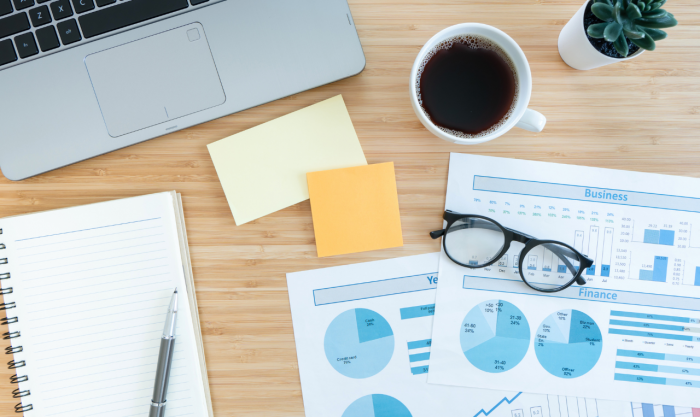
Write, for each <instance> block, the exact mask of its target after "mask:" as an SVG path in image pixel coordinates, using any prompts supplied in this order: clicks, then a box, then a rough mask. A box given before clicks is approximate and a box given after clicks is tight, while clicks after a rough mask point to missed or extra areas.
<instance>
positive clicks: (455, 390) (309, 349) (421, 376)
mask: <svg viewBox="0 0 700 417" xmlns="http://www.w3.org/2000/svg"><path fill="white" fill-rule="evenodd" d="M438 258H439V254H438V253H430V254H425V255H416V256H409V257H405V258H397V259H388V260H384V261H376V262H369V263H363V264H355V265H348V266H339V267H334V268H325V269H317V270H314V271H305V272H297V273H292V274H288V275H287V283H288V286H289V299H290V304H291V309H292V320H293V323H294V338H295V341H296V346H297V355H298V358H299V374H300V377H301V387H302V393H303V396H304V408H305V414H306V415H307V416H308V417H327V416H338V417H423V416H441V417H633V416H634V417H660V416H662V415H663V414H658V416H656V415H654V414H645V415H641V414H640V415H639V416H637V415H636V414H635V411H634V410H635V405H632V404H630V403H622V402H612V401H597V400H594V399H585V398H580V397H573V396H572V397H566V396H557V395H538V394H524V393H520V392H517V391H515V392H503V391H495V390H483V389H474V388H465V387H451V386H446V385H433V384H428V383H427V377H428V374H429V372H432V365H431V364H430V363H431V362H430V361H431V357H430V355H431V345H432V341H431V337H430V334H431V330H432V323H433V315H434V314H435V292H436V288H437V285H438V274H437V268H438ZM438 308H440V307H438ZM645 406H648V407H652V408H653V405H651V404H646V405H645ZM641 407H642V405H641V404H640V405H638V407H637V408H638V409H639V410H642V408H641ZM647 411H648V410H647ZM679 411H682V410H679ZM652 412H653V409H652ZM666 414H668V413H666ZM664 417H669V416H668V415H666V416H664ZM679 417H681V415H680V414H679ZM683 417H685V416H683ZM693 417H695V416H693Z"/></svg>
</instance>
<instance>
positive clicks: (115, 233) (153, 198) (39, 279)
mask: <svg viewBox="0 0 700 417" xmlns="http://www.w3.org/2000/svg"><path fill="white" fill-rule="evenodd" d="M175 198H176V196H175V194H174V193H161V194H153V195H148V196H143V197H136V198H130V199H124V200H117V201H112V202H107V203H100V204H94V205H89V206H81V207H75V208H71V209H64V210H57V211H52V212H46V213H39V214H34V215H30V216H22V217H16V218H12V219H6V220H0V223H1V224H2V225H3V228H4V232H5V234H4V236H5V243H6V245H7V246H8V249H9V254H10V264H9V265H8V266H9V267H10V271H11V273H12V279H11V281H12V286H13V287H14V293H13V296H15V297H14V301H15V302H16V303H17V308H16V309H14V310H13V314H15V315H17V316H18V317H19V322H18V323H17V325H16V326H18V328H19V329H21V338H20V339H17V340H18V341H21V343H18V344H21V345H23V346H24V352H22V359H24V360H25V361H26V362H27V366H26V367H24V368H22V369H21V372H19V373H20V374H26V375H28V376H29V380H28V381H27V382H26V383H24V384H22V389H30V390H31V396H29V397H26V398H25V399H24V403H25V404H27V403H31V404H33V406H34V410H33V411H30V412H28V413H27V414H28V415H41V416H46V417H49V416H59V417H61V416H71V417H82V416H96V415H99V416H107V417H129V416H144V415H147V413H148V411H147V410H148V408H149V405H150V401H151V396H152V392H153V382H154V378H155V371H156V363H157V359H158V348H159V345H160V337H161V334H162V331H163V325H164V320H165V315H166V312H167V307H168V304H169V302H170V298H171V296H172V293H173V290H174V288H175V287H177V288H178V289H179V292H180V293H181V294H182V295H185V292H186V291H187V288H186V284H185V276H184V268H183V265H184V264H183V261H182V258H181V252H180V247H179V241H178V234H177V226H176V218H175V216H176V212H175V209H174V207H175V204H176V203H175V200H174V199H175ZM190 290H191V289H190ZM194 328H195V327H194V325H193V322H192V314H191V310H190V303H189V302H188V300H187V299H186V298H185V297H181V298H180V302H179V311H178V322H177V342H176V348H175V355H174V358H173V365H172V371H171V379H170V385H169V390H168V405H167V408H166V416H167V417H179V416H207V415H208V412H207V403H206V399H205V397H206V395H205V392H204V387H203V383H202V370H201V368H200V362H199V359H198V354H197V347H196V338H195V335H194ZM13 342H14V341H13Z"/></svg>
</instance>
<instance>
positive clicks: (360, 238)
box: [306, 162, 403, 257]
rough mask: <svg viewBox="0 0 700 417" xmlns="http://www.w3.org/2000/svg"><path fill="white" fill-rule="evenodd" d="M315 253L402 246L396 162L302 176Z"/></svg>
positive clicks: (332, 253) (323, 253)
mask: <svg viewBox="0 0 700 417" xmlns="http://www.w3.org/2000/svg"><path fill="white" fill-rule="evenodd" d="M306 179H307V182H308V184H309V196H310V197H311V213H312V216H313V220H314V233H315V234H316V250H317V252H318V256H319V257H323V256H333V255H341V254H345V253H355V252H364V251H368V250H375V249H385V248H395V247H397V246H403V236H402V235H401V217H400V214H399V198H398V195H397V193H396V177H395V175H394V163H393V162H386V163H383V164H375V165H363V166H358V167H352V168H341V169H332V170H330V171H318V172H310V173H308V174H306Z"/></svg>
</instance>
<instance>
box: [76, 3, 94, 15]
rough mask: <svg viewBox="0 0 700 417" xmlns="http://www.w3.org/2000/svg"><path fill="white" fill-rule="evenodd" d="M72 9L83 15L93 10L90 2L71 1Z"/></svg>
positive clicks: (92, 4)
mask: <svg viewBox="0 0 700 417" xmlns="http://www.w3.org/2000/svg"><path fill="white" fill-rule="evenodd" d="M73 8H74V9H75V12H76V13H85V12H87V11H90V10H92V9H94V8H95V3H93V1H92V0H73Z"/></svg>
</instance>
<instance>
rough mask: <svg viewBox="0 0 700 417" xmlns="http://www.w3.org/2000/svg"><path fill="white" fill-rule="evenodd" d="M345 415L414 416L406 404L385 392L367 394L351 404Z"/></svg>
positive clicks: (376, 416)
mask: <svg viewBox="0 0 700 417" xmlns="http://www.w3.org/2000/svg"><path fill="white" fill-rule="evenodd" d="M343 417H412V415H411V412H410V411H408V408H406V406H405V405H403V403H402V402H401V401H399V400H397V399H396V398H394V397H390V396H388V395H384V394H372V395H366V396H364V397H362V398H360V399H359V400H357V401H355V402H354V403H352V404H350V406H349V407H348V408H347V409H346V410H345V412H344V413H343Z"/></svg>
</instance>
